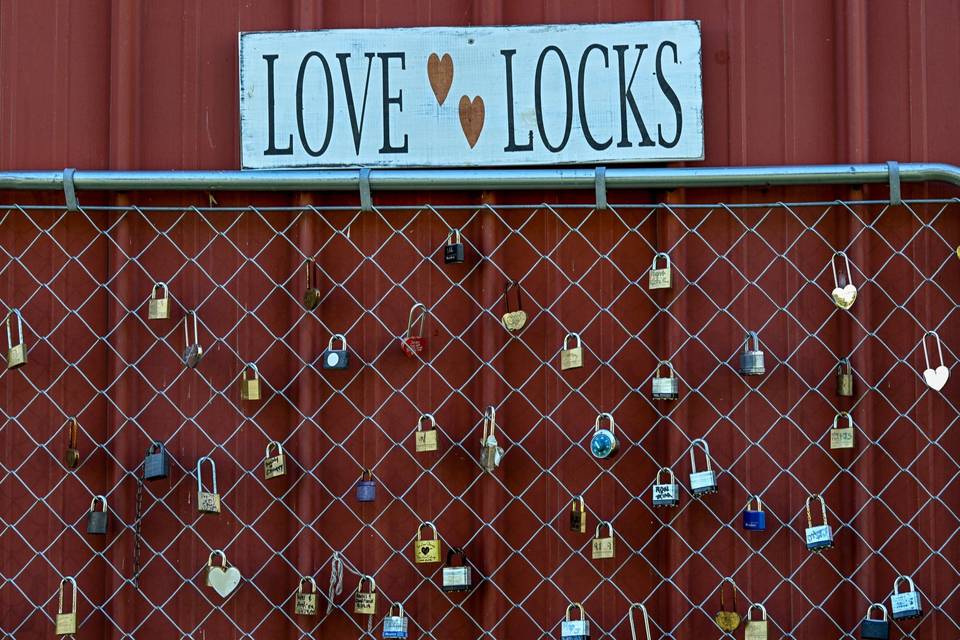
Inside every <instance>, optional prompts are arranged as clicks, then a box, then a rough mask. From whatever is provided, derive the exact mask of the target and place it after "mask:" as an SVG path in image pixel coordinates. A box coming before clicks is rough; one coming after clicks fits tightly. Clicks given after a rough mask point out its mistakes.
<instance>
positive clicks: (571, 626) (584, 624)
mask: <svg viewBox="0 0 960 640" xmlns="http://www.w3.org/2000/svg"><path fill="white" fill-rule="evenodd" d="M571 609H576V610H577V611H579V612H580V619H579V620H574V619H572V618H571V616H570V611H571ZM560 637H561V638H563V640H590V621H589V620H587V613H586V611H584V610H583V605H582V604H580V603H579V602H571V603H570V604H569V605H567V610H566V612H565V613H564V615H563V621H562V622H561V623H560Z"/></svg>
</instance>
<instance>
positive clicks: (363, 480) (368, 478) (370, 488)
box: [357, 469, 377, 502]
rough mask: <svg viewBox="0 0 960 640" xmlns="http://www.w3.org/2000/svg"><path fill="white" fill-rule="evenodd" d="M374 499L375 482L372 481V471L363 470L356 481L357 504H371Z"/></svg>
mask: <svg viewBox="0 0 960 640" xmlns="http://www.w3.org/2000/svg"><path fill="white" fill-rule="evenodd" d="M376 499H377V481H376V480H374V479H373V471H371V470H370V469H364V470H363V471H362V472H360V479H359V480H358V481H357V502H373V501H374V500H376Z"/></svg>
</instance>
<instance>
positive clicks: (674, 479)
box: [655, 467, 677, 484]
mask: <svg viewBox="0 0 960 640" xmlns="http://www.w3.org/2000/svg"><path fill="white" fill-rule="evenodd" d="M664 471H666V472H667V475H668V476H669V477H670V482H660V476H661V474H663V472H664ZM655 484H677V477H676V476H675V475H673V469H671V468H670V467H660V469H659V471H657V481H656V483H655Z"/></svg>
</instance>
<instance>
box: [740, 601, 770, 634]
mask: <svg viewBox="0 0 960 640" xmlns="http://www.w3.org/2000/svg"><path fill="white" fill-rule="evenodd" d="M754 609H757V610H758V611H759V612H760V617H759V619H757V620H754V619H753V610H754ZM743 640H767V609H766V608H765V607H764V606H763V605H762V604H752V605H750V607H749V608H748V609H747V619H746V627H745V628H744V630H743Z"/></svg>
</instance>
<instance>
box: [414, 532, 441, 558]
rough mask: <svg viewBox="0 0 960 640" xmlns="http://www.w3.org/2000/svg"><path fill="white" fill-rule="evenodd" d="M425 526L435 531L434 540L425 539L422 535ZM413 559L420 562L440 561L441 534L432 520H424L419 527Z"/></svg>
mask: <svg viewBox="0 0 960 640" xmlns="http://www.w3.org/2000/svg"><path fill="white" fill-rule="evenodd" d="M424 527H427V528H429V529H430V530H431V531H432V532H433V540H424V539H423V538H421V537H420V532H421V531H423V528H424ZM413 561H414V562H416V563H418V564H424V563H428V562H440V536H439V535H438V534H437V528H436V527H435V526H434V524H433V523H432V522H424V523H423V524H421V525H420V526H419V527H417V539H416V540H414V541H413Z"/></svg>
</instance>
